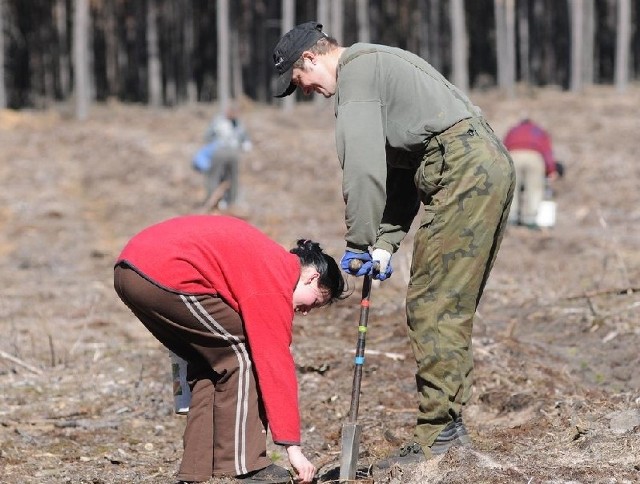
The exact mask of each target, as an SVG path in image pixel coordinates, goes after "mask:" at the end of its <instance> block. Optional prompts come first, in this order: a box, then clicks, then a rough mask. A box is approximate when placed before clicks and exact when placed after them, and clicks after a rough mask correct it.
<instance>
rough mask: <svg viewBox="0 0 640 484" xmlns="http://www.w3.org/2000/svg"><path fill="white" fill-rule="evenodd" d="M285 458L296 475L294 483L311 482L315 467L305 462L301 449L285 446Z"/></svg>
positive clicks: (294, 446) (296, 446)
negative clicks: (286, 457)
mask: <svg viewBox="0 0 640 484" xmlns="http://www.w3.org/2000/svg"><path fill="white" fill-rule="evenodd" d="M287 456H288V457H289V463H290V464H291V467H293V470H294V471H295V472H296V474H297V478H296V481H298V482H299V483H300V484H306V483H310V482H311V481H313V478H314V477H315V475H316V470H317V469H316V467H315V466H314V465H313V464H312V463H311V462H309V461H308V460H307V458H306V457H305V456H304V454H303V453H302V449H301V448H300V446H298V445H289V446H287Z"/></svg>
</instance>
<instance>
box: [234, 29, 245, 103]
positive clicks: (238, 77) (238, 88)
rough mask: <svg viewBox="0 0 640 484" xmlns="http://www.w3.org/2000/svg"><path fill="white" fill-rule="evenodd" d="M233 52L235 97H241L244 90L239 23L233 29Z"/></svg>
mask: <svg viewBox="0 0 640 484" xmlns="http://www.w3.org/2000/svg"><path fill="white" fill-rule="evenodd" d="M231 52H232V53H233V55H232V56H231V58H232V59H233V62H232V63H231V67H232V71H233V72H232V76H231V78H232V79H233V98H234V99H236V100H237V99H240V98H241V97H242V96H243V95H244V93H243V92H242V63H241V56H240V35H239V33H238V28H237V23H236V27H235V28H234V29H233V31H232V33H231Z"/></svg>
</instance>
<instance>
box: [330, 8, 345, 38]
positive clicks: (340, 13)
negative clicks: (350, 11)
mask: <svg viewBox="0 0 640 484" xmlns="http://www.w3.org/2000/svg"><path fill="white" fill-rule="evenodd" d="M343 25H344V2H343V1H342V0H332V1H331V29H330V31H329V35H331V37H333V38H334V39H336V40H337V41H338V43H339V44H342V42H343V40H344V33H343Z"/></svg>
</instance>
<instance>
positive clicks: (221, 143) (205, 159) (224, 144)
mask: <svg viewBox="0 0 640 484" xmlns="http://www.w3.org/2000/svg"><path fill="white" fill-rule="evenodd" d="M204 138H205V145H204V146H203V147H202V148H200V149H199V150H198V152H197V153H196V154H195V156H194V157H193V160H192V166H193V168H194V169H195V170H196V171H198V172H200V173H202V174H203V175H204V181H205V185H204V187H205V199H204V202H203V207H204V208H205V209H206V210H212V209H215V208H218V209H221V210H227V209H232V208H233V206H234V205H235V204H236V202H237V200H238V185H239V181H238V178H239V177H238V161H239V159H240V154H241V153H242V152H243V151H250V150H251V148H252V144H251V140H250V139H249V137H248V135H247V132H246V130H245V128H244V126H243V124H242V123H241V122H240V120H239V119H238V110H237V108H236V107H235V106H230V107H228V108H227V109H226V110H225V111H224V112H223V113H220V114H218V115H216V116H215V117H214V118H213V119H212V120H211V123H210V124H209V126H208V127H207V131H206V133H205V136H204Z"/></svg>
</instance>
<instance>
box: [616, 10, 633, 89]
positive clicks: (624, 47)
mask: <svg viewBox="0 0 640 484" xmlns="http://www.w3.org/2000/svg"><path fill="white" fill-rule="evenodd" d="M616 24H617V29H616V31H617V34H616V60H615V63H616V64H615V74H614V83H615V86H616V90H617V91H618V92H624V91H625V90H626V89H627V84H628V83H629V43H630V41H631V2H630V0H618V18H617V20H616Z"/></svg>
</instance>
